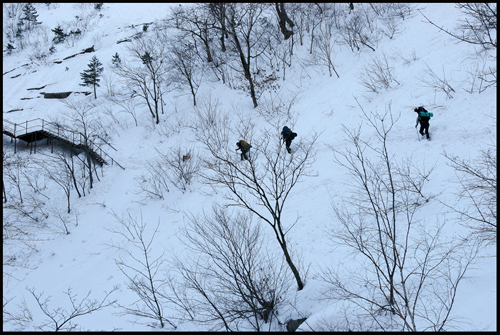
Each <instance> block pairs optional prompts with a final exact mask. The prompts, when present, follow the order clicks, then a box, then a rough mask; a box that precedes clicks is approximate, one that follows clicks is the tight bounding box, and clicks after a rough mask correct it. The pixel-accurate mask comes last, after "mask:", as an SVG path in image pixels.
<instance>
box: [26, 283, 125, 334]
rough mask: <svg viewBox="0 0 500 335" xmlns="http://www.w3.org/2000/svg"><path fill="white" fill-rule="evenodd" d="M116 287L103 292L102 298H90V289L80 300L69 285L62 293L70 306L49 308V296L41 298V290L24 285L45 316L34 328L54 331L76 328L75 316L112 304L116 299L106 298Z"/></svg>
mask: <svg viewBox="0 0 500 335" xmlns="http://www.w3.org/2000/svg"><path fill="white" fill-rule="evenodd" d="M117 289H118V288H116V287H115V288H113V289H112V290H111V291H110V292H109V293H106V292H105V293H106V294H105V295H104V298H103V299H102V300H97V299H90V298H89V296H90V294H91V293H92V291H89V293H87V295H86V296H85V297H84V298H83V299H82V300H81V301H78V300H77V295H76V294H75V293H73V290H72V288H71V287H69V288H68V290H67V291H65V292H64V294H66V295H67V296H68V299H69V301H70V304H71V307H70V308H69V309H68V310H66V309H64V308H62V307H57V308H55V309H52V310H51V308H50V307H49V303H50V298H51V296H49V297H47V298H45V299H43V298H42V296H43V292H42V293H39V294H37V293H36V292H35V288H34V287H32V288H29V287H26V290H27V291H28V292H30V293H31V294H32V295H33V297H34V298H35V300H36V302H37V303H38V307H39V308H40V310H41V311H42V312H43V314H44V315H45V316H46V317H47V319H46V320H45V321H44V323H42V324H40V325H37V326H35V328H36V329H38V330H42V331H55V332H57V331H61V330H67V331H72V330H76V327H77V326H78V325H77V324H74V323H73V322H74V319H75V318H77V317H79V316H83V315H87V314H91V313H93V312H96V311H99V310H101V309H103V308H106V307H109V306H112V305H113V304H114V303H115V302H116V300H113V301H110V300H108V301H106V300H107V299H108V297H109V296H110V295H111V294H112V293H113V292H114V291H116V290H117Z"/></svg>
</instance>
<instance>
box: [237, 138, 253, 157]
mask: <svg viewBox="0 0 500 335" xmlns="http://www.w3.org/2000/svg"><path fill="white" fill-rule="evenodd" d="M236 146H237V147H238V148H237V149H236V151H238V150H241V160H243V159H245V160H248V156H247V153H248V152H249V151H250V148H251V147H252V145H250V144H248V143H247V142H245V141H244V140H240V141H238V142H236Z"/></svg>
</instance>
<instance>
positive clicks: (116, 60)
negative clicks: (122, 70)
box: [111, 52, 122, 67]
mask: <svg viewBox="0 0 500 335" xmlns="http://www.w3.org/2000/svg"><path fill="white" fill-rule="evenodd" d="M111 63H113V65H114V66H116V67H118V66H120V65H121V63H122V60H121V59H120V56H119V55H118V52H117V53H115V54H114V55H113V58H112V59H111Z"/></svg>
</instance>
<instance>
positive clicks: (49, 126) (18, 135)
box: [3, 119, 125, 169]
mask: <svg viewBox="0 0 500 335" xmlns="http://www.w3.org/2000/svg"><path fill="white" fill-rule="evenodd" d="M3 133H4V134H5V135H7V136H10V137H12V138H14V139H20V140H23V141H25V142H27V143H32V142H35V143H36V141H39V140H42V139H44V138H50V139H55V140H58V141H60V142H62V143H66V144H68V145H70V146H72V147H74V148H78V149H81V150H84V151H85V152H87V153H88V154H89V155H90V156H91V157H92V158H93V159H94V160H95V161H96V162H98V163H99V164H101V165H103V164H109V162H111V164H115V163H116V164H117V165H118V166H120V167H121V168H122V169H125V168H124V167H123V166H121V165H120V164H118V162H117V161H115V160H114V159H113V158H112V157H111V156H109V155H108V154H106V153H105V152H104V151H102V149H101V148H98V147H97V146H96V145H95V144H94V143H93V142H92V141H90V140H89V139H85V137H84V136H83V135H82V134H81V133H80V132H77V131H73V130H69V129H67V128H64V127H63V126H61V125H59V124H57V123H55V122H48V121H45V120H43V119H33V120H29V121H26V122H23V123H13V122H10V121H8V120H5V119H4V120H3ZM104 157H106V159H105V158H104Z"/></svg>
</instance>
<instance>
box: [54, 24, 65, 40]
mask: <svg viewBox="0 0 500 335" xmlns="http://www.w3.org/2000/svg"><path fill="white" fill-rule="evenodd" d="M52 31H53V32H54V34H56V36H55V37H54V38H53V39H52V42H54V43H55V44H58V43H61V42H64V39H65V38H66V37H67V36H68V35H67V34H65V33H64V31H63V30H62V28H61V26H60V25H59V26H57V27H56V28H55V29H52Z"/></svg>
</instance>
